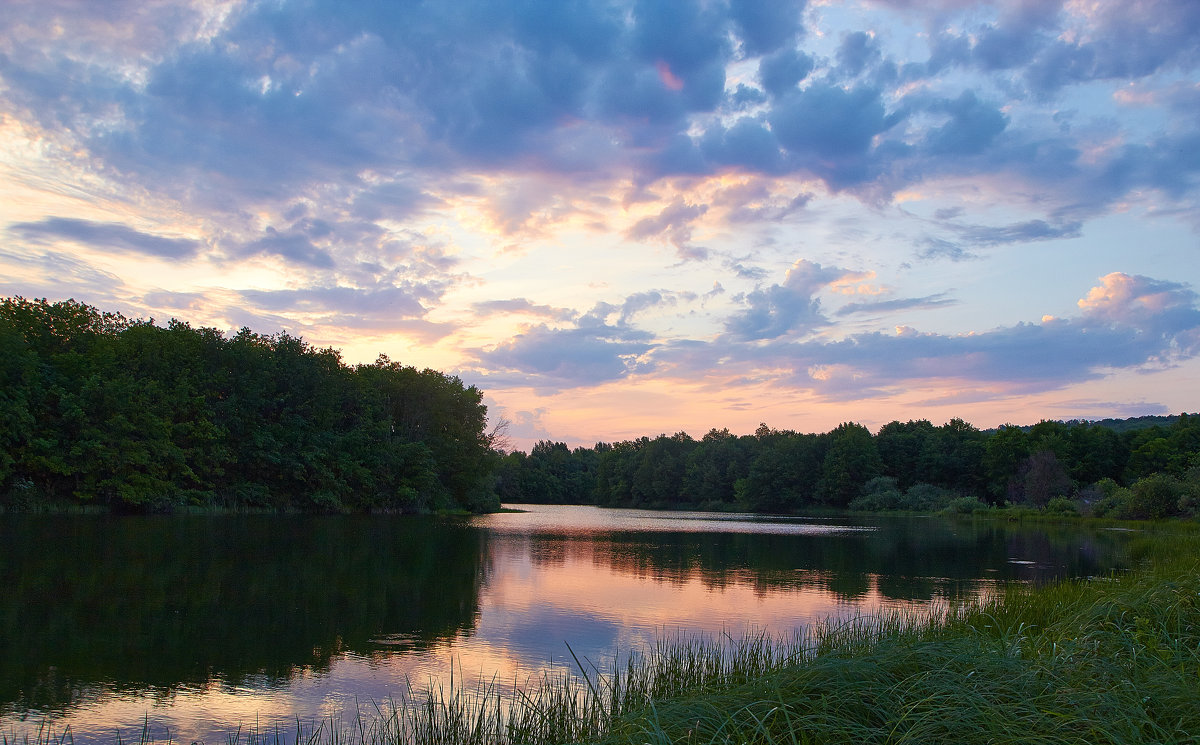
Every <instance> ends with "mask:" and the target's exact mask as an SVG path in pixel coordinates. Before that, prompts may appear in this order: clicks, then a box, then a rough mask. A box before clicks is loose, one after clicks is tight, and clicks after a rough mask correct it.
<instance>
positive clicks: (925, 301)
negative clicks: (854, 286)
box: [834, 293, 958, 316]
mask: <svg viewBox="0 0 1200 745" xmlns="http://www.w3.org/2000/svg"><path fill="white" fill-rule="evenodd" d="M956 304H958V301H957V300H953V299H951V298H948V297H946V295H945V293H938V294H937V295H927V296H925V297H914V298H897V299H895V300H878V301H874V302H867V303H846V304H845V305H843V306H842V307H840V308H838V309H837V311H836V312H835V313H834V315H836V316H848V315H852V314H855V313H895V312H896V311H900V310H927V309H929V308H941V307H944V306H947V305H956Z"/></svg>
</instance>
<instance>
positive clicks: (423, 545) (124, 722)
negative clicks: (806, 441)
mask: <svg viewBox="0 0 1200 745" xmlns="http://www.w3.org/2000/svg"><path fill="white" fill-rule="evenodd" d="M517 507H519V508H521V509H524V510H527V511H525V512H520V513H501V514H495V515H486V516H481V517H475V518H432V517H430V518H416V517H399V516H328V517H306V516H265V515H264V516H162V517H120V518H115V517H96V516H38V515H28V516H22V515H7V516H5V515H0V734H5V735H8V736H9V737H10V740H11V739H13V736H14V735H15V736H16V737H17V738H20V737H24V736H25V735H26V734H29V735H30V736H31V737H32V736H34V735H36V733H37V729H38V727H39V726H43V725H45V724H47V723H48V724H49V725H51V726H52V727H53V729H54V731H55V732H56V733H62V732H64V731H65V730H66V729H67V728H68V727H69V729H70V734H71V736H72V737H73V739H74V741H75V742H77V743H89V742H98V741H104V742H110V741H115V739H116V735H117V732H118V730H119V731H120V732H121V735H122V737H123V738H124V739H125V740H129V739H130V738H133V739H135V740H136V738H137V736H138V734H140V732H141V728H142V724H143V722H144V721H147V720H148V721H149V722H150V725H151V728H152V734H153V735H154V736H155V737H157V738H160V739H165V738H166V737H167V736H168V733H169V736H170V738H171V739H173V740H174V741H175V742H184V743H187V742H192V741H193V740H204V741H206V742H208V743H217V742H225V741H226V739H227V736H228V735H229V734H230V733H232V732H233V731H235V730H236V729H237V728H238V727H239V726H242V727H243V728H246V727H251V726H258V727H260V728H263V727H271V726H274V724H276V723H281V725H282V726H283V728H284V729H285V730H289V731H290V730H291V729H294V727H295V721H296V719H297V718H299V719H300V720H301V721H302V722H305V723H309V722H314V721H319V720H328V719H330V718H333V719H335V720H338V721H350V720H352V718H353V711H354V709H355V707H356V705H357V706H360V707H362V708H363V710H364V711H371V710H372V704H373V702H386V701H388V700H390V699H391V700H395V699H399V698H401V697H403V696H405V695H406V694H407V693H408V691H409V688H410V686H411V687H412V688H415V689H420V688H422V687H426V686H428V685H430V684H431V683H433V684H434V685H437V684H439V683H447V684H448V683H449V681H450V680H451V676H453V680H454V682H455V684H458V683H464V682H465V683H466V684H467V685H473V684H475V683H476V682H477V681H480V680H482V681H485V682H489V681H490V682H495V684H496V685H498V686H501V687H509V686H512V685H519V684H520V683H521V682H522V681H524V680H525V679H526V678H528V677H529V676H530V675H533V674H536V673H538V672H539V671H542V670H545V669H547V667H550V666H559V667H563V668H566V667H570V666H571V665H572V664H573V662H572V656H571V653H572V652H574V654H575V655H578V656H579V657H580V658H581V659H584V658H586V659H587V660H588V661H590V662H591V663H594V664H595V665H596V666H597V667H599V668H601V669H604V668H605V667H606V666H611V664H612V662H613V660H614V659H615V658H616V657H617V656H620V655H623V654H626V653H628V652H629V651H630V650H637V649H641V648H645V647H646V646H647V645H650V644H653V642H654V641H655V640H656V639H659V638H663V637H675V636H684V637H686V638H690V637H692V636H695V635H701V636H707V637H719V636H720V635H721V634H729V635H730V636H735V637H736V636H740V635H742V634H745V633H768V634H771V635H777V636H779V635H790V634H791V633H792V632H793V631H795V630H798V629H801V628H803V627H805V626H808V625H810V624H812V623H813V622H814V621H817V620H819V619H823V618H831V617H832V618H842V617H851V616H858V615H865V614H873V613H878V612H879V611H880V609H886V608H915V609H920V608H924V607H928V606H929V605H930V604H935V603H943V602H946V601H952V600H964V599H970V598H975V597H979V596H982V595H985V594H986V593H989V592H992V591H993V590H994V589H995V588H996V587H998V586H1000V585H1002V584H1003V583H1010V582H1042V581H1049V580H1052V579H1056V578H1061V577H1083V576H1090V575H1097V574H1106V573H1108V572H1110V571H1113V570H1117V569H1121V568H1123V567H1125V566H1126V564H1127V554H1126V546H1127V543H1128V541H1129V538H1130V533H1127V532H1120V531H1106V530H1092V529H1089V528H1083V527H1079V526H1051V525H1037V526H1022V525H1013V524H1003V523H999V522H992V521H972V520H970V519H965V520H957V521H951V520H946V519H942V518H932V517H905V518H882V517H872V518H862V517H849V518H830V519H799V518H797V519H785V518H773V517H762V516H750V515H723V514H713V513H695V512H690V513H680V512H673V513H661V512H646V511H639V510H604V509H598V508H593V507H575V506H569V507H564V506H539V505H518V506H517ZM568 645H570V648H569V649H568Z"/></svg>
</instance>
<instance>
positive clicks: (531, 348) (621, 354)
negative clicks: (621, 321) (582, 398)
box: [474, 323, 654, 391]
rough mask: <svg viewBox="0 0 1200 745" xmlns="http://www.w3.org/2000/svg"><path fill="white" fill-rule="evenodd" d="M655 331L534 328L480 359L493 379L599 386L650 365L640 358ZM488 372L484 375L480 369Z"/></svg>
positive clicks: (547, 386)
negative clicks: (484, 372) (651, 333)
mask: <svg viewBox="0 0 1200 745" xmlns="http://www.w3.org/2000/svg"><path fill="white" fill-rule="evenodd" d="M653 346H654V345H653V344H652V343H651V338H650V335H649V334H647V333H645V332H643V331H638V330H636V329H631V328H627V327H621V326H610V325H607V324H603V323H594V324H589V325H587V326H578V327H575V328H551V327H549V326H546V325H545V324H539V325H537V326H534V327H532V328H530V329H528V330H527V331H525V332H524V333H521V334H517V335H516V336H514V337H513V338H511V339H509V340H507V341H504V342H501V343H500V344H498V345H496V346H495V347H493V348H491V349H488V350H476V351H475V352H474V358H475V360H476V362H477V363H479V364H480V365H482V367H483V369H485V370H490V371H493V372H489V373H486V374H485V379H486V380H488V381H489V382H496V383H500V384H501V385H503V384H505V383H507V385H509V386H533V387H536V388H539V389H542V390H547V391H553V390H560V389H563V388H576V387H580V386H589V385H597V384H600V383H605V382H609V381H613V380H620V379H623V378H626V377H628V376H629V375H631V374H633V373H634V372H637V371H645V370H647V369H648V368H647V367H646V365H645V364H644V363H643V362H642V361H640V359H639V358H640V357H641V356H642V355H644V354H645V353H646V352H648V351H650V350H651V349H652V348H653ZM479 374H482V373H479Z"/></svg>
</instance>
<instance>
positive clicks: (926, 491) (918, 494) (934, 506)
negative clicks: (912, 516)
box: [902, 484, 957, 512]
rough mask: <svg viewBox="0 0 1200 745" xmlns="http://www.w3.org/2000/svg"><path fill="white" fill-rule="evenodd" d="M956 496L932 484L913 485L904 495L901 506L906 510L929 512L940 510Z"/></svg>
mask: <svg viewBox="0 0 1200 745" xmlns="http://www.w3.org/2000/svg"><path fill="white" fill-rule="evenodd" d="M956 496H957V494H955V492H953V491H950V490H949V489H943V488H941V487H940V486H934V485H933V484H913V485H912V486H910V487H909V488H908V491H906V492H905V493H904V501H903V503H902V504H903V505H904V507H903V509H906V510H913V511H916V512H929V511H935V510H940V509H942V508H943V507H945V506H946V505H947V504H949V503H950V501H951V500H953V499H954V498H955V497H956Z"/></svg>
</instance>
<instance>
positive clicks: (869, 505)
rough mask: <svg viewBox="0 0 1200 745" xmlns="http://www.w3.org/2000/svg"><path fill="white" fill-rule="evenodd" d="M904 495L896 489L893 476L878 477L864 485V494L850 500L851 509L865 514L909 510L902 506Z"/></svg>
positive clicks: (849, 506)
mask: <svg viewBox="0 0 1200 745" xmlns="http://www.w3.org/2000/svg"><path fill="white" fill-rule="evenodd" d="M903 500H904V495H903V494H901V493H900V490H899V489H898V488H896V479H894V478H892V477H891V476H876V477H875V478H873V479H871V480H870V481H868V482H867V483H865V484H863V489H862V494H860V495H859V496H857V497H855V498H854V499H852V500H850V504H848V505H846V506H847V507H848V508H849V509H852V510H860V511H863V512H888V511H891V510H902V509H907V508H906V507H904V506H903V505H902V502H903Z"/></svg>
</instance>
